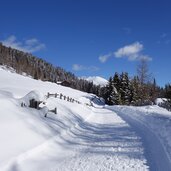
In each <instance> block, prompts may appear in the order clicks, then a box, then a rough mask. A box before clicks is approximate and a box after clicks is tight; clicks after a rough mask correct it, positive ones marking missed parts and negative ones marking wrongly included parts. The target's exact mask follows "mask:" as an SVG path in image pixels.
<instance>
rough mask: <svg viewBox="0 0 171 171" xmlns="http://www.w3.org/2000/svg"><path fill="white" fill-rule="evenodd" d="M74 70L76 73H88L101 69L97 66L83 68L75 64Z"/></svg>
mask: <svg viewBox="0 0 171 171" xmlns="http://www.w3.org/2000/svg"><path fill="white" fill-rule="evenodd" d="M72 70H74V71H85V70H86V71H90V72H93V71H98V70H99V68H98V67H96V66H83V65H80V64H73V65H72Z"/></svg>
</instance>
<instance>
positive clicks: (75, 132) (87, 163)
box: [51, 108, 148, 171]
mask: <svg viewBox="0 0 171 171" xmlns="http://www.w3.org/2000/svg"><path fill="white" fill-rule="evenodd" d="M69 134H70V137H69V138H68V142H69V147H70V148H72V149H73V153H72V154H71V155H68V157H66V158H65V159H64V160H63V161H61V162H60V163H58V164H57V165H56V166H55V167H54V168H53V169H52V170H51V171H61V170H62V171H69V170H70V171H92V170H93V171H127V170H129V171H145V170H148V166H147V165H146V160H145V158H144V156H143V147H142V143H141V140H140V137H137V135H136V134H135V132H134V131H133V130H132V129H131V128H130V127H129V126H128V124H127V123H125V122H124V121H123V120H122V119H121V118H120V117H118V116H117V115H116V113H114V112H112V111H110V110H107V109H97V108H96V109H94V110H93V111H92V114H91V117H90V118H87V120H86V122H80V123H79V124H78V125H76V127H74V128H72V130H70V132H69ZM71 144H73V145H71Z"/></svg>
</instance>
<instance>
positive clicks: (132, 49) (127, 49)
mask: <svg viewBox="0 0 171 171" xmlns="http://www.w3.org/2000/svg"><path fill="white" fill-rule="evenodd" d="M142 50H143V45H142V44H141V43H139V42H135V43H133V44H131V45H126V46H124V47H122V48H120V49H118V50H117V51H116V52H114V54H115V56H116V57H117V58H122V57H124V56H133V57H131V58H136V55H137V54H138V53H139V52H140V51H142ZM134 55H135V56H134Z"/></svg>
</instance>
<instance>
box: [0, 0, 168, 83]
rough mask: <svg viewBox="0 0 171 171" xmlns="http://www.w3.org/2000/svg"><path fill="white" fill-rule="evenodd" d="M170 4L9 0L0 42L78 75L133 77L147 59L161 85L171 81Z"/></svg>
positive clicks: (155, 0)
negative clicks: (142, 60)
mask: <svg viewBox="0 0 171 171" xmlns="http://www.w3.org/2000/svg"><path fill="white" fill-rule="evenodd" d="M170 9H171V1H170V0H162V1H161V0H41V1H39V0H37V1H36V0H29V1H27V0H25V1H23V0H11V1H10V0H6V1H2V2H1V5H0V21H1V25H0V41H2V42H3V43H4V44H6V45H8V46H13V47H15V48H18V49H20V50H24V51H27V52H31V53H33V54H34V55H36V56H38V57H41V58H43V59H45V60H47V61H48V62H50V63H52V64H53V65H55V66H61V67H63V68H64V69H66V70H67V71H72V72H73V73H75V74H76V75H77V76H95V75H98V76H102V77H104V78H107V79H108V78H109V76H111V75H113V74H114V72H116V71H117V72H122V71H127V72H128V73H129V74H130V76H132V75H134V74H136V66H137V63H138V62H139V60H140V59H142V58H145V59H147V60H148V63H149V69H150V72H151V73H152V74H153V76H154V77H156V80H157V83H158V84H159V85H162V86H163V85H164V84H165V83H168V82H171V76H170V73H171V68H170V64H171V10H170Z"/></svg>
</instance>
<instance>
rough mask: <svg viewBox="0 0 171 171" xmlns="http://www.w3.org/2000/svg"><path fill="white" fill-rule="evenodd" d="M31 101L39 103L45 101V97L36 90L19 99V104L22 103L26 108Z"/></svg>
mask: <svg viewBox="0 0 171 171" xmlns="http://www.w3.org/2000/svg"><path fill="white" fill-rule="evenodd" d="M32 99H34V100H36V101H39V102H40V101H44V100H45V96H44V95H43V94H42V93H40V92H38V91H36V90H35V91H31V92H29V93H28V94H26V95H25V96H24V97H23V98H21V99H20V103H24V104H25V105H26V106H27V107H28V106H29V104H30V100H32Z"/></svg>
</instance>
